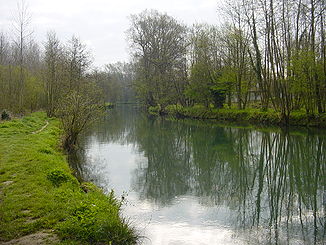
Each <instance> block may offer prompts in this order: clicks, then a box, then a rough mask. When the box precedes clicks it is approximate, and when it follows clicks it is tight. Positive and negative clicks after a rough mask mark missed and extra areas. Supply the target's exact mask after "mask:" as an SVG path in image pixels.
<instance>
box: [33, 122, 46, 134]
mask: <svg viewBox="0 0 326 245" xmlns="http://www.w3.org/2000/svg"><path fill="white" fill-rule="evenodd" d="M48 125H49V121H46V123H45V125H44V126H43V127H42V128H40V129H39V130H36V131H34V132H32V134H38V133H40V132H42V131H43V130H44V129H45V128H46V127H47V126H48Z"/></svg>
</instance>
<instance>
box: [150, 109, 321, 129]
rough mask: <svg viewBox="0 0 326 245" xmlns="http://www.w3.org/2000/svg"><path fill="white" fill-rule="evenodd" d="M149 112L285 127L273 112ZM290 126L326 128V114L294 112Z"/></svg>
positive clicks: (252, 110)
mask: <svg viewBox="0 0 326 245" xmlns="http://www.w3.org/2000/svg"><path fill="white" fill-rule="evenodd" d="M149 112H150V113H151V114H155V115H158V114H161V115H168V116H171V117H174V118H194V119H213V120H217V121H221V122H234V123H249V124H264V125H284V121H283V120H282V118H281V115H280V113H277V112H275V111H272V110H268V111H261V110H260V109H246V110H237V109H212V108H211V109H208V108H205V107H204V106H193V107H182V106H180V105H169V106H167V107H166V108H164V109H162V108H159V107H150V108H149ZM288 125H291V126H309V127H321V128H326V114H325V113H324V114H318V115H307V114H306V113H305V112H302V111H297V112H292V113H291V115H290V119H289V122H288Z"/></svg>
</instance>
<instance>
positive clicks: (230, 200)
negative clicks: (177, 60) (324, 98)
mask: <svg viewBox="0 0 326 245" xmlns="http://www.w3.org/2000/svg"><path fill="white" fill-rule="evenodd" d="M82 146H83V147H84V151H83V152H81V154H80V156H79V159H78V161H79V165H78V168H79V170H80V173H81V175H82V177H83V178H84V179H86V180H90V181H93V182H94V183H96V184H97V185H99V186H101V187H102V188H103V189H104V190H105V191H109V190H111V189H112V188H113V189H114V190H115V191H116V195H117V196H122V195H123V196H124V197H125V200H126V201H125V205H124V207H123V215H125V216H128V217H130V221H131V222H132V224H133V225H134V226H135V227H136V228H137V229H138V230H139V232H140V233H141V234H142V235H144V236H146V237H147V238H146V239H144V241H143V243H144V244H155V245H157V244H160V245H161V244H162V245H163V244H164V245H165V244H173V245H177V244H196V245H197V244H325V240H326V225H325V223H326V219H325V211H326V183H325V181H326V178H325V177H326V134H325V132H324V131H318V130H310V131H308V130H301V131H300V130H281V129H274V130H271V129H268V130H267V129H264V130H255V129H248V128H235V127H228V126H216V125H212V124H209V123H203V122H198V121H186V122H185V121H184V122H180V121H179V122H177V121H175V122H174V121H173V122H172V121H167V120H164V119H162V118H150V117H148V116H147V115H146V114H144V113H141V112H140V111H139V110H137V109H136V108H133V107H132V106H125V107H118V108H116V109H114V110H112V111H110V113H109V115H108V116H107V117H106V118H105V119H104V120H103V121H102V122H100V123H99V124H98V125H96V126H95V127H94V128H93V129H92V130H91V131H90V132H88V133H87V134H86V135H85V137H84V139H83V141H82Z"/></svg>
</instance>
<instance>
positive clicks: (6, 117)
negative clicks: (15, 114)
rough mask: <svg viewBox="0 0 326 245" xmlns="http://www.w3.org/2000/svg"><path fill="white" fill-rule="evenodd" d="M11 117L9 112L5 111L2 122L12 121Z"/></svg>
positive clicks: (2, 114)
mask: <svg viewBox="0 0 326 245" xmlns="http://www.w3.org/2000/svg"><path fill="white" fill-rule="evenodd" d="M10 119H11V116H10V114H9V112H7V111H6V110H3V111H2V112H1V120H10Z"/></svg>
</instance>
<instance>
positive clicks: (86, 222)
mask: <svg viewBox="0 0 326 245" xmlns="http://www.w3.org/2000/svg"><path fill="white" fill-rule="evenodd" d="M99 194H100V192H99V191H98V190H96V189H95V190H93V191H90V192H89V193H88V194H87V199H86V200H84V201H83V202H81V203H79V204H77V205H75V206H73V207H71V210H70V216H69V217H68V218H67V219H66V220H65V221H63V222H61V223H60V224H59V225H58V226H57V227H56V229H57V232H58V234H59V235H60V237H61V238H63V239H75V240H79V241H82V242H86V243H89V244H112V245H118V244H119V245H129V244H136V241H137V240H138V236H137V235H136V233H135V231H134V230H133V229H132V228H130V227H129V226H128V223H127V222H126V221H125V220H123V219H121V218H120V217H119V210H120V203H119V202H118V201H117V200H116V199H115V198H114V196H113V192H112V193H111V194H110V195H109V196H106V197H105V198H103V196H102V195H99Z"/></svg>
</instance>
